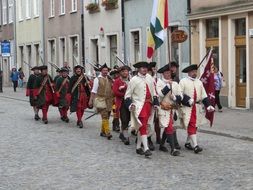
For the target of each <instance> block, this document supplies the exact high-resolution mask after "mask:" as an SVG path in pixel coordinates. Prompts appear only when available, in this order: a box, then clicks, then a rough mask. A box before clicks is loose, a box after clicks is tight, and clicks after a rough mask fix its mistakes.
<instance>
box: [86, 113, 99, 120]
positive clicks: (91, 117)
mask: <svg viewBox="0 0 253 190" xmlns="http://www.w3.org/2000/svg"><path fill="white" fill-rule="evenodd" d="M95 115H97V113H94V114H92V115H90V116H89V117H87V118H85V119H84V120H85V121H86V120H88V119H90V118H92V117H94V116H95Z"/></svg>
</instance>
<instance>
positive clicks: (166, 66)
mask: <svg viewBox="0 0 253 190" xmlns="http://www.w3.org/2000/svg"><path fill="white" fill-rule="evenodd" d="M165 71H170V64H166V65H164V66H163V67H162V68H160V69H159V70H158V71H157V72H158V73H164V72H165Z"/></svg>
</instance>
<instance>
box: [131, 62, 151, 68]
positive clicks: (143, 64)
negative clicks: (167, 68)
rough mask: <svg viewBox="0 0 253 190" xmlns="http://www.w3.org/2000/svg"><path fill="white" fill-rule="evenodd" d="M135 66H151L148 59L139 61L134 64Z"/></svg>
mask: <svg viewBox="0 0 253 190" xmlns="http://www.w3.org/2000/svg"><path fill="white" fill-rule="evenodd" d="M133 67H134V68H141V67H146V68H148V67H149V64H148V62H146V61H140V62H137V63H135V64H134V65H133Z"/></svg>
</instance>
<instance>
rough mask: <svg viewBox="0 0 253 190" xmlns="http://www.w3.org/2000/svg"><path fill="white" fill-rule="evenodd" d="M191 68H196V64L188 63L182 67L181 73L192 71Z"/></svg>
mask: <svg viewBox="0 0 253 190" xmlns="http://www.w3.org/2000/svg"><path fill="white" fill-rule="evenodd" d="M193 70H198V65H196V64H193V65H190V66H188V67H186V68H184V69H183V70H182V72H183V73H188V72H190V71H193Z"/></svg>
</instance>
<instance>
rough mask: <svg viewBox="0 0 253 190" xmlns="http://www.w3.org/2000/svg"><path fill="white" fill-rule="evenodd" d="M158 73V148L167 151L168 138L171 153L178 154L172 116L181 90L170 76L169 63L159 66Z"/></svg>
mask: <svg viewBox="0 0 253 190" xmlns="http://www.w3.org/2000/svg"><path fill="white" fill-rule="evenodd" d="M158 73H161V74H162V78H161V79H159V80H158V82H157V86H156V90H157V93H158V95H159V101H160V108H159V111H158V116H159V126H160V130H161V131H160V134H161V135H162V137H161V142H160V148H159V150H161V151H163V152H168V149H167V148H166V147H165V142H166V140H168V142H169V144H170V147H171V155H173V156H178V155H179V154H180V152H179V150H177V149H176V146H175V139H174V132H175V129H174V123H173V116H174V113H175V109H177V107H178V105H179V104H180V103H181V100H182V92H181V89H180V86H179V84H178V83H177V82H175V81H173V80H172V78H171V70H170V65H169V64H167V65H165V66H164V67H162V68H160V69H159V70H158Z"/></svg>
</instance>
